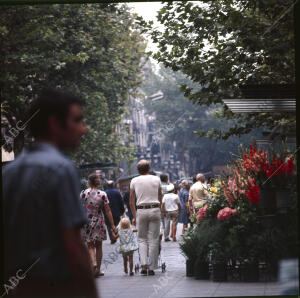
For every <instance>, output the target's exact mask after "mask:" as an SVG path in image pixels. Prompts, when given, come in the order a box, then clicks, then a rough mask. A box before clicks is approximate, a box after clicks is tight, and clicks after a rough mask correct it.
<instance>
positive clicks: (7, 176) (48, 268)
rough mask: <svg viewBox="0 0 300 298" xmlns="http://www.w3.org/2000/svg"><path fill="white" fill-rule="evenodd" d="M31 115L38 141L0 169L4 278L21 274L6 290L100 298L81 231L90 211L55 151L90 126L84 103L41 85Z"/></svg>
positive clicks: (74, 142) (72, 173) (65, 162)
mask: <svg viewBox="0 0 300 298" xmlns="http://www.w3.org/2000/svg"><path fill="white" fill-rule="evenodd" d="M33 115H34V116H33ZM29 117H31V118H32V119H31V120H30V121H29V128H30V131H31V134H32V136H33V137H34V138H35V142H34V143H33V144H32V145H31V146H30V147H28V148H27V149H25V150H24V151H23V152H22V153H21V154H20V155H19V156H18V157H17V158H16V159H15V160H14V161H13V162H12V163H11V164H9V165H7V166H6V167H5V168H4V170H3V209H4V210H3V214H4V234H5V237H4V240H5V241H4V244H5V248H4V249H5V260H6V264H5V273H6V278H8V277H10V276H15V275H16V274H19V275H20V271H21V272H22V274H24V275H25V276H26V278H24V279H23V280H22V281H21V282H20V283H19V284H18V286H16V287H15V288H14V289H13V290H11V292H10V293H8V294H10V295H15V296H18V297H22V296H26V297H44V296H45V295H48V296H49V297H50V296H51V297H56V296H60V297H77V296H80V297H97V291H96V287H95V283H94V278H93V275H92V268H91V262H90V258H89V254H88V251H87V248H86V246H85V244H84V242H83V241H82V239H81V236H80V228H81V227H82V226H83V224H85V223H86V222H87V217H86V214H85V211H84V209H83V206H82V205H81V202H80V199H79V193H80V180H79V176H78V174H77V171H76V168H75V167H74V165H73V163H72V162H71V161H70V160H69V159H68V158H66V157H65V156H64V155H63V154H62V153H61V152H60V150H67V149H73V148H75V147H77V146H78V145H79V143H80V138H81V137H82V136H83V135H84V134H85V133H86V131H87V130H86V127H85V125H84V123H83V116H82V102H81V100H79V99H78V98H76V97H74V96H72V95H69V94H65V93H62V92H58V91H56V90H46V91H44V92H42V94H41V95H40V96H39V97H38V98H37V99H35V100H34V101H33V103H32V105H31V108H30V111H29V115H28V118H29ZM26 270H27V273H25V272H26ZM24 275H23V276H24Z"/></svg>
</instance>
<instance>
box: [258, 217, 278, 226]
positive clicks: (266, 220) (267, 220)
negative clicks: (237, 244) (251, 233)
mask: <svg viewBox="0 0 300 298" xmlns="http://www.w3.org/2000/svg"><path fill="white" fill-rule="evenodd" d="M258 218H259V220H260V223H261V226H262V227H263V228H264V229H270V228H272V227H273V226H274V223H275V220H276V216H275V215H273V214H270V215H262V216H259V217H258Z"/></svg>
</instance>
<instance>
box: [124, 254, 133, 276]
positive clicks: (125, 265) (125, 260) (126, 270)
mask: <svg viewBox="0 0 300 298" xmlns="http://www.w3.org/2000/svg"><path fill="white" fill-rule="evenodd" d="M129 258H130V257H129ZM123 263H124V272H125V273H126V274H127V273H128V269H127V256H126V255H123ZM130 272H131V267H130Z"/></svg>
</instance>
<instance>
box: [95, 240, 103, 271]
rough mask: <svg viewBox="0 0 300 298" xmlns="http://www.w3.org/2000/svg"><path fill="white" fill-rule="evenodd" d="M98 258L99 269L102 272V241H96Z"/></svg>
mask: <svg viewBox="0 0 300 298" xmlns="http://www.w3.org/2000/svg"><path fill="white" fill-rule="evenodd" d="M96 260H97V271H98V272H99V273H101V271H100V268H101V262H102V241H97V242H96Z"/></svg>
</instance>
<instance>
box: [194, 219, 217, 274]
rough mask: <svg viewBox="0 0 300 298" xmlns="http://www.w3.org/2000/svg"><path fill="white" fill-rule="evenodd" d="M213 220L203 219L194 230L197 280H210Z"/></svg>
mask: <svg viewBox="0 0 300 298" xmlns="http://www.w3.org/2000/svg"><path fill="white" fill-rule="evenodd" d="M212 226H213V225H212V220H211V219H210V218H205V219H202V220H201V221H198V222H197V226H196V228H195V230H194V232H195V235H196V239H197V259H196V262H195V264H194V276H195V278H196V279H209V257H208V256H209V244H210V242H211V229H212Z"/></svg>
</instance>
